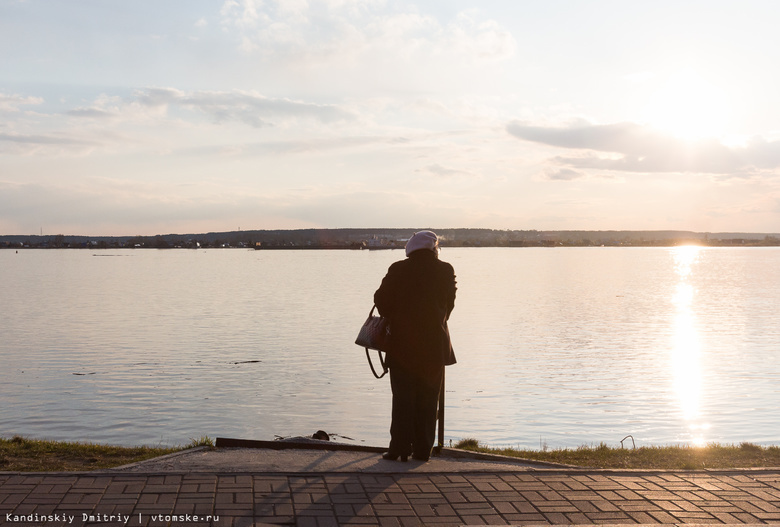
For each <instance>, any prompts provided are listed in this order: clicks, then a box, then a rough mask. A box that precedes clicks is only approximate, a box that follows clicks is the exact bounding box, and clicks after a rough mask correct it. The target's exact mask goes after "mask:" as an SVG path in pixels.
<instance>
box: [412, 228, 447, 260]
mask: <svg viewBox="0 0 780 527" xmlns="http://www.w3.org/2000/svg"><path fill="white" fill-rule="evenodd" d="M420 249H428V250H429V251H433V252H437V251H438V250H439V238H438V236H436V233H435V232H433V231H420V232H415V233H414V235H413V236H412V237H411V238H409V241H408V242H406V256H409V255H410V254H412V253H413V252H414V251H419V250H420Z"/></svg>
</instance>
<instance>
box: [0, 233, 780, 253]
mask: <svg viewBox="0 0 780 527" xmlns="http://www.w3.org/2000/svg"><path fill="white" fill-rule="evenodd" d="M418 230H420V229H298V230H254V231H231V232H210V233H203V234H165V235H156V236H70V235H63V234H55V235H30V236H25V235H5V236H3V235H0V249H27V248H31V249H32V248H40V249H65V248H67V249H78V248H84V249H179V248H181V249H201V248H238V249H261V250H323V249H350V250H360V249H368V250H379V249H396V248H402V247H403V246H404V245H405V244H406V240H408V239H409V237H410V236H411V235H412V234H414V232H416V231H418ZM433 230H435V231H436V233H437V234H439V236H440V239H441V246H442V247H601V246H604V247H674V246H678V245H702V246H707V247H776V246H780V233H728V232H725V233H710V232H703V233H702V232H693V231H538V230H494V229H433Z"/></svg>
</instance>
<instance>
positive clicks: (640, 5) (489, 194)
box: [0, 0, 780, 236]
mask: <svg viewBox="0 0 780 527" xmlns="http://www.w3.org/2000/svg"><path fill="white" fill-rule="evenodd" d="M778 21H780V3H779V2H776V1H774V0H765V1H759V0H742V1H739V2H738V1H736V0H734V1H721V0H707V1H693V0H692V1H687V0H686V1H680V0H674V1H667V0H654V1H652V2H626V1H623V0H590V1H587V2H585V1H573V0H545V1H544V2H540V1H538V0H533V1H531V0H479V1H476V0H471V1H466V0H416V1H409V2H406V1H393V0H158V1H152V0H136V1H127V0H69V1H67V2H62V1H59V0H0V234H28V235H29V234H44V235H47V234H48V235H50V234H66V235H68V234H71V235H94V236H98V235H116V236H123V235H154V234H170V233H180V234H185V233H199V232H218V231H233V230H253V229H299V228H345V227H361V228H362V227H377V228H379V227H398V228H491V229H521V230H523V229H539V230H612V229H617V230H623V229H625V230H667V229H674V230H693V231H698V232H766V233H776V232H780V104H778V97H780V69H778V67H777V64H780V32H778V31H777V23H778Z"/></svg>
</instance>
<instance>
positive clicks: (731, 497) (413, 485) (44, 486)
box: [0, 454, 780, 527]
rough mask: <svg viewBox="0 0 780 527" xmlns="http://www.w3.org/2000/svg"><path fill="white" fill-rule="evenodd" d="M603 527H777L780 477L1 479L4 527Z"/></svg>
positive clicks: (117, 475)
mask: <svg viewBox="0 0 780 527" xmlns="http://www.w3.org/2000/svg"><path fill="white" fill-rule="evenodd" d="M323 455H324V454H323ZM384 463H391V462H384ZM403 465H408V466H409V467H413V465H412V463H411V462H410V463H408V464H402V463H394V464H393V465H392V466H393V467H401V466H403ZM604 523H621V524H667V525H669V524H671V525H677V524H712V523H729V524H740V523H741V524H765V523H778V524H780V469H773V470H750V471H707V472H665V471H654V472H637V471H628V472H625V471H600V470H570V469H539V468H526V467H522V466H518V467H517V469H516V470H506V469H502V470H500V471H495V472H471V471H454V472H432V471H421V472H415V471H414V470H407V471H400V470H399V469H394V470H393V471H387V472H386V473H382V472H379V471H373V472H288V473H283V472H276V473H268V472H244V471H235V470H232V469H231V470H229V471H212V472H157V473H143V472H126V471H111V472H101V473H77V474H68V473H48V474H34V473H17V474H14V473H0V525H3V526H6V525H7V526H17V525H19V526H29V525H46V526H60V525H62V526H64V525H78V526H82V525H101V526H109V525H111V526H113V525H122V526H124V525H127V526H137V525H148V526H157V525H160V526H162V525H171V526H187V527H190V526H200V525H204V526H205V525H215V526H226V527H227V526H250V525H266V524H277V525H279V524H281V525H300V526H312V527H320V526H330V525H371V526H376V525H380V526H384V525H387V526H407V525H507V524H514V525H519V524H533V525H541V524H604Z"/></svg>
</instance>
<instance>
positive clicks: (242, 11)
mask: <svg viewBox="0 0 780 527" xmlns="http://www.w3.org/2000/svg"><path fill="white" fill-rule="evenodd" d="M221 15H222V24H223V27H224V28H225V29H226V30H228V31H230V32H236V33H237V35H236V39H237V42H239V43H240V44H239V45H240V48H241V49H242V50H243V51H245V52H251V53H260V54H262V55H264V56H266V57H268V58H275V59H281V60H295V61H298V62H304V63H306V62H312V61H316V62H318V63H320V65H321V62H322V61H323V60H326V61H337V62H338V61H344V60H346V61H347V62H352V61H355V60H362V59H363V58H366V57H374V58H376V57H377V54H380V55H389V56H392V57H395V58H396V59H398V60H400V59H403V58H409V57H414V59H415V60H416V61H420V60H423V59H428V60H432V59H442V58H453V59H455V58H457V59H458V60H460V61H466V62H468V61H480V60H486V59H488V60H497V59H505V58H509V57H510V56H512V55H513V54H514V52H515V49H516V42H515V40H514V38H513V37H512V35H511V33H510V32H509V31H508V30H506V29H504V28H503V27H502V26H501V24H500V23H499V22H497V21H496V20H492V19H485V18H483V17H482V15H481V14H480V12H479V11H477V10H469V11H464V12H461V13H459V14H458V15H457V16H456V17H455V18H454V19H453V20H451V21H449V22H443V21H440V20H438V19H437V18H436V17H435V16H433V15H430V14H425V13H421V12H419V11H417V10H416V9H413V8H406V9H399V7H398V6H392V8H389V7H388V6H387V5H386V3H385V2H382V1H373V2H371V1H366V2H358V1H355V0H310V1H308V2H307V1H304V0H269V1H265V2H262V1H260V0H225V2H224V4H223V6H222V10H221ZM385 58H387V57H385Z"/></svg>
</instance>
